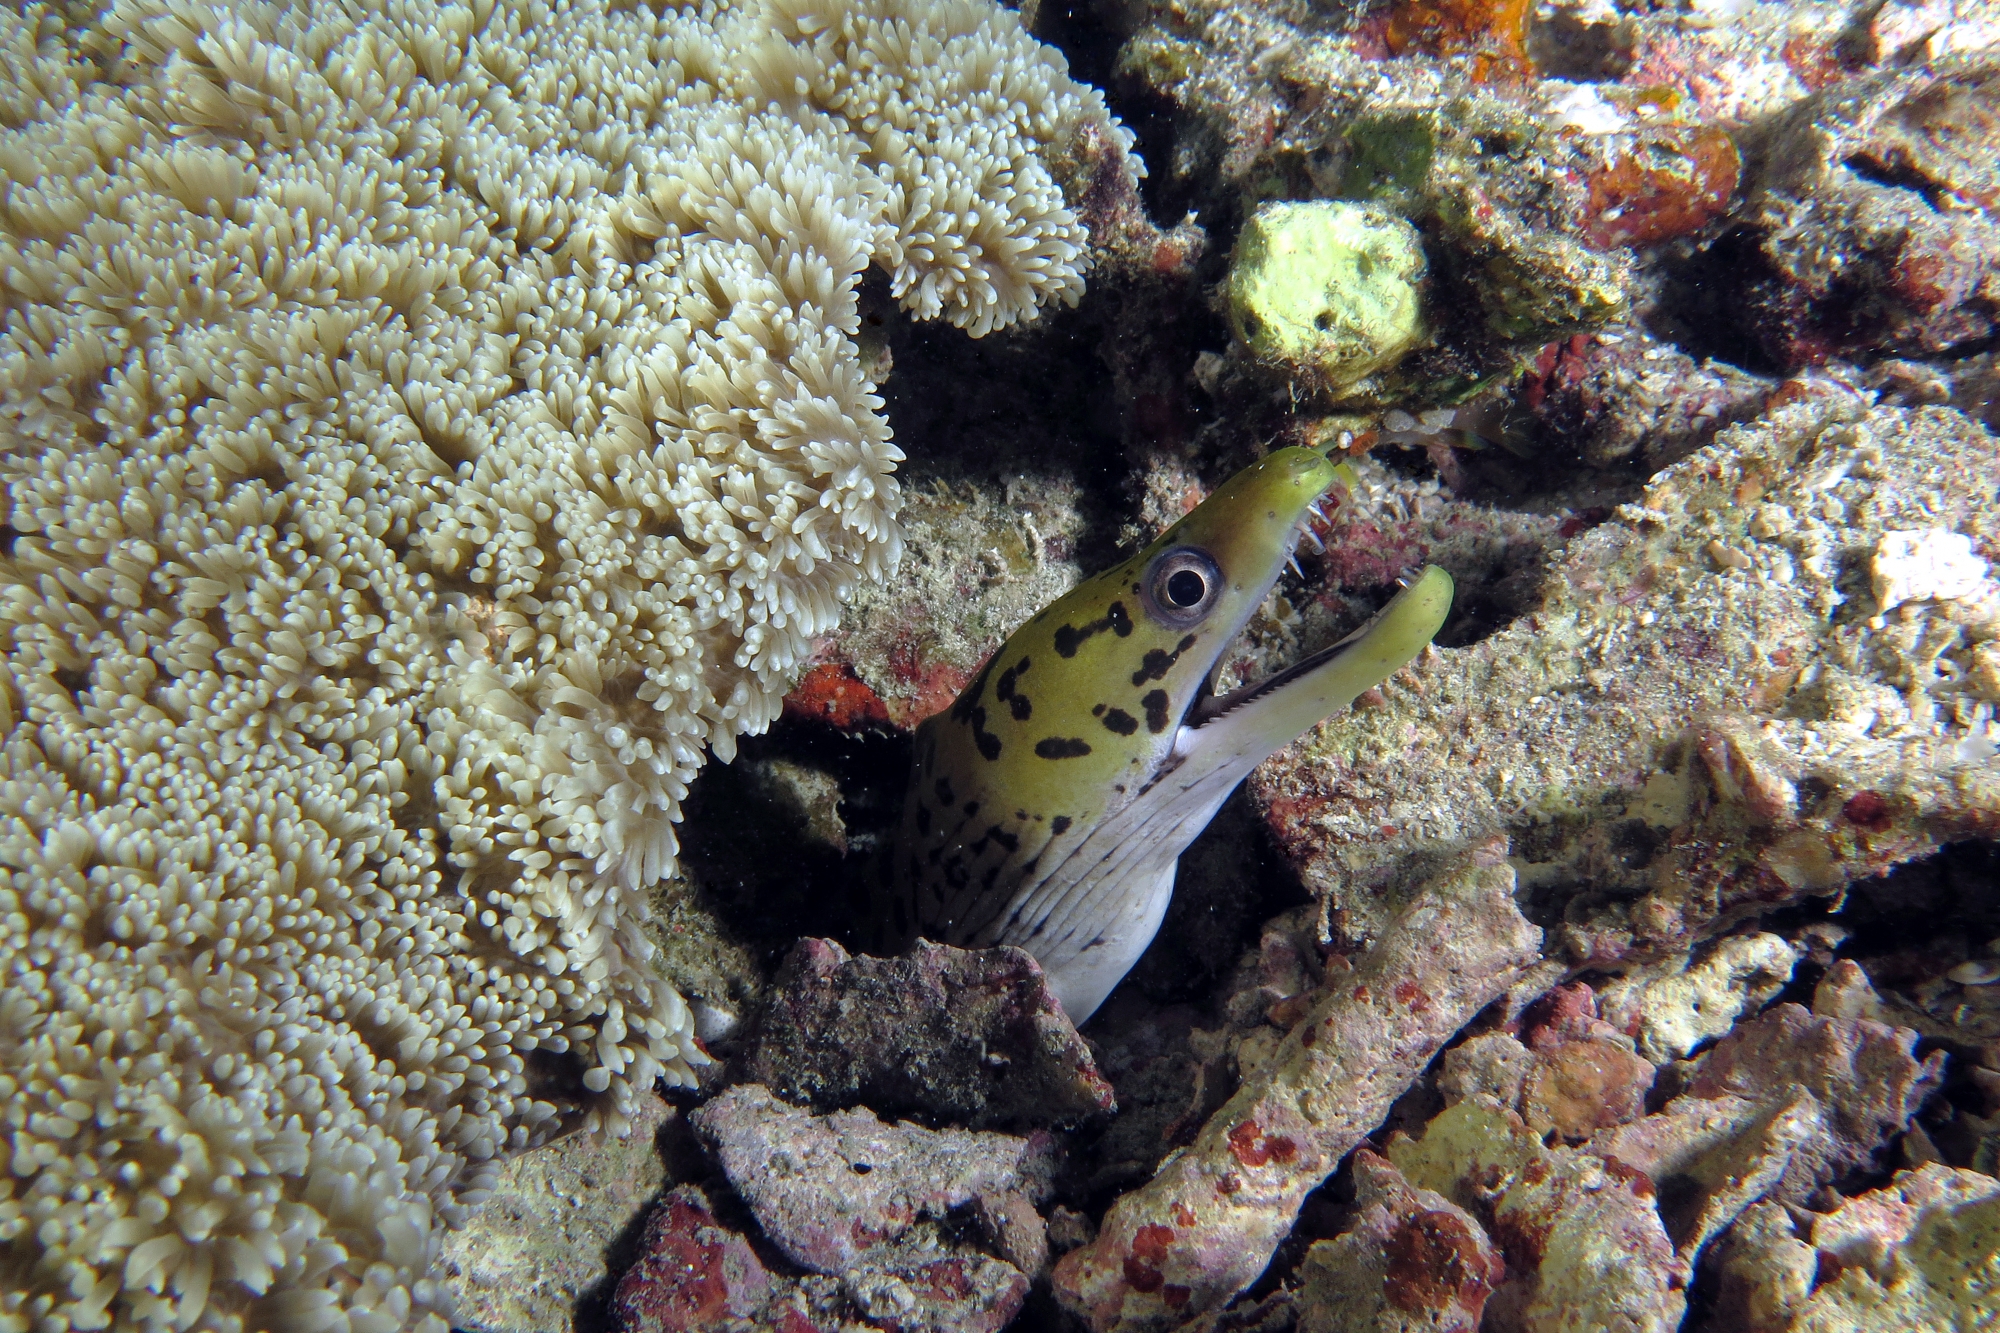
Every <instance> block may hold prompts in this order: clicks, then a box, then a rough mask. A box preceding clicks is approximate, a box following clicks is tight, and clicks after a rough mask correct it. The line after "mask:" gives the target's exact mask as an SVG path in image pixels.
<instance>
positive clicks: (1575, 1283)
mask: <svg viewBox="0 0 2000 1333" xmlns="http://www.w3.org/2000/svg"><path fill="white" fill-rule="evenodd" d="M1654 1195H1655V1191H1654V1188H1653V1182H1652V1179H1651V1178H1650V1177H1648V1176H1647V1175H1646V1174H1645V1172H1643V1171H1639V1170H1636V1169H1634V1168H1632V1167H1630V1166H1627V1165H1625V1164H1624V1163H1623V1162H1620V1161H1619V1160H1618V1159H1616V1158H1605V1157H1599V1156H1598V1155H1597V1154H1595V1153H1591V1152H1586V1151H1582V1150H1580V1149H1575V1148H1557V1149H1554V1150H1552V1151H1550V1152H1548V1153H1546V1154H1545V1155H1543V1156H1542V1157H1540V1158H1538V1159H1537V1160H1535V1161H1533V1162H1530V1163H1529V1164H1528V1165H1527V1166H1525V1167H1524V1168H1522V1170H1521V1174H1520V1176H1519V1177H1518V1178H1517V1179H1516V1180H1515V1182H1514V1183H1513V1184H1512V1185H1511V1186H1509V1188H1508V1189H1507V1192H1506V1193H1505V1194H1503V1195H1502V1196H1501V1197H1500V1200H1499V1202H1498V1203H1497V1204H1495V1205H1494V1209H1493V1234H1494V1237H1495V1239H1497V1240H1498V1241H1499V1242H1500V1244H1501V1247H1502V1249H1503V1250H1504V1251H1505V1252H1506V1255H1507V1266H1508V1268H1509V1270H1510V1271H1513V1272H1519V1273H1521V1274H1522V1275H1523V1277H1522V1281H1521V1286H1520V1288H1519V1290H1518V1291H1517V1292H1513V1293H1509V1294H1510V1296H1511V1297H1512V1299H1510V1300H1509V1301H1508V1306H1509V1312H1510V1313H1514V1314H1515V1318H1514V1319H1511V1320H1508V1319H1502V1320H1498V1321H1496V1322H1497V1323H1498V1324H1499V1326H1500V1327H1501V1328H1503V1329H1504V1328H1508V1327H1513V1328H1519V1329H1522V1330H1533V1333H1606V1331H1607V1330H1609V1331H1615V1333H1642V1331H1643V1333H1654V1331H1657V1333H1670V1330H1673V1329H1677V1328H1679V1327H1680V1322H1681V1316H1682V1315H1684V1314H1685V1313H1686V1312H1687V1295H1686V1287H1687V1269H1686V1266H1685V1265H1684V1264H1682V1263H1681V1261H1680V1259H1679V1257H1678V1256H1677V1255H1676V1254H1675V1253H1674V1245H1673V1242H1672V1241H1671V1240H1669V1239H1668V1237H1667V1233H1666V1228H1665V1227H1664V1226H1662V1225H1661V1223H1660V1214H1659V1210H1658V1209H1657V1208H1656V1207H1655V1204H1654ZM1517 1302H1518V1304H1517Z"/></svg>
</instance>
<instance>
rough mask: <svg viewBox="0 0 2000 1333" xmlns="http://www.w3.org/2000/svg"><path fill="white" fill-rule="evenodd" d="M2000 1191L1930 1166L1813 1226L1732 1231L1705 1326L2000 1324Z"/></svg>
mask: <svg viewBox="0 0 2000 1333" xmlns="http://www.w3.org/2000/svg"><path fill="white" fill-rule="evenodd" d="M1995 1255H2000V1181H1996V1180H1994V1179H1993V1178H1992V1177H1991V1176H1988V1175H1984V1174H1981V1173H1979V1172H1976V1171H1966V1170H1963V1169H1961V1168H1956V1167H1949V1166H1941V1165H1931V1166H1925V1167H1922V1168H1920V1169H1918V1170H1915V1171H1904V1172H1899V1173H1898V1174H1897V1176H1896V1177H1895V1179H1894V1180H1892V1181H1891V1182H1890V1183H1889V1184H1888V1185H1887V1186H1885V1187H1883V1188H1881V1189H1878V1190H1871V1191H1869V1192H1868V1193H1866V1194H1862V1195H1859V1196H1857V1197H1855V1198H1852V1199H1848V1200H1845V1201H1844V1202H1842V1203H1841V1205H1840V1206H1839V1207H1838V1208H1836V1209H1835V1210H1834V1211H1833V1212H1832V1213H1830V1214H1825V1215H1821V1216H1817V1217H1813V1218H1812V1220H1811V1222H1810V1224H1809V1226H1807V1227H1806V1228H1805V1231H1804V1233H1803V1234H1802V1233H1801V1230H1800V1228H1799V1226H1798V1224H1797V1223H1796V1222H1795V1221H1794V1220H1793V1218H1792V1217H1791V1216H1790V1215H1788V1214H1786V1213H1785V1211H1784V1210H1783V1209H1781V1208H1778V1207H1776V1206H1773V1205H1768V1204H1767V1205H1760V1206H1759V1207H1758V1208H1756V1209H1753V1210H1751V1212H1750V1213H1749V1214H1746V1216H1745V1217H1744V1219H1743V1220H1742V1221H1741V1222H1739V1223H1738V1224H1737V1225H1736V1227H1735V1228H1734V1229H1733V1230H1732V1232H1731V1234H1730V1239H1729V1245H1728V1249H1727V1252H1726V1255H1725V1257H1724V1259H1723V1261H1722V1263H1721V1265H1720V1270H1721V1281H1720V1282H1719V1283H1718V1299H1717V1307H1716V1311H1715V1318H1716V1320H1717V1321H1718V1326H1726V1327H1730V1328H1738V1329H1743V1330H1744V1331H1745V1333H1807V1331H1808V1330H1810V1331H1812V1333H1836V1331H1838V1333H1907V1331H1909V1330H1920V1329H1921V1330H1940V1331H1941V1333H1942V1331H1945V1330H1949V1331H1950V1333H1973V1330H1977V1329H1987V1328H1992V1327H1994V1326H1995V1325H1996V1323H2000V1264H1996V1262H1995V1257H1994V1256H1995Z"/></svg>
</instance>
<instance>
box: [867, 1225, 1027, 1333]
mask: <svg viewBox="0 0 2000 1333" xmlns="http://www.w3.org/2000/svg"><path fill="white" fill-rule="evenodd" d="M841 1286H842V1287H843V1288H844V1289H845V1290H846V1292H847V1296H848V1299H849V1300H851V1301H853V1303H854V1306H855V1308H856V1309H857V1310H859V1311H860V1312H861V1314H862V1315H863V1316H865V1317H866V1318H867V1319H868V1320H869V1321H870V1322H871V1323H874V1324H877V1325H879V1326H881V1327H883V1328H886V1329H891V1330H894V1333H1000V1330H1001V1329H1003V1328H1005V1327H1007V1325H1008V1324H1010V1323H1012V1322H1013V1319H1014V1316H1015V1315H1017V1314H1019V1313H1020V1312H1021V1306H1022V1304H1023V1302H1025V1301H1026V1300H1027V1298H1028V1279H1027V1278H1026V1277H1025V1276H1023V1275H1022V1273H1021V1272H1020V1270H1019V1269H1017V1268H1015V1267H1014V1266H1013V1265H1012V1264H1009V1263H1006V1262H1004V1261H1003V1260H1000V1259H996V1258H994V1257H992V1256H991V1255H987V1254H981V1253H979V1252H978V1251H976V1250H967V1249H964V1248H962V1247H955V1246H947V1245H945V1244H943V1243H941V1242H940V1240H939V1238H938V1237H937V1235H936V1234H935V1232H934V1231H932V1230H930V1229H928V1228H926V1229H922V1230H920V1231H915V1232H912V1233H910V1234H909V1235H908V1236H906V1237H904V1238H902V1239H901V1240H899V1241H897V1242H896V1243H895V1244H893V1245H890V1246H885V1247H883V1248H881V1249H878V1250H874V1251H871V1252H870V1253H869V1254H868V1255H867V1256H866V1257H864V1258H863V1259H862V1261H861V1262H860V1263H858V1264H857V1265H855V1266H854V1267H853V1268H850V1269H849V1270H848V1271H847V1272H845V1273H844V1274H842V1275H841Z"/></svg>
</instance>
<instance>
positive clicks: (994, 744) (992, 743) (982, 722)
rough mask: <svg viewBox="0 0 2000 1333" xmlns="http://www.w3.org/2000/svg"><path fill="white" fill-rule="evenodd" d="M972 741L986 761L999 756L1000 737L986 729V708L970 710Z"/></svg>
mask: <svg viewBox="0 0 2000 1333" xmlns="http://www.w3.org/2000/svg"><path fill="white" fill-rule="evenodd" d="M972 743H973V744H974V745H977V746H978V747H979V753H980V756H981V757H982V758H984V759H985V760H987V762H989V763H990V762H992V761H993V760H995V759H998V758H999V757H1000V738H999V737H998V736H995V735H994V734H993V733H992V732H990V731H988V730H987V729H986V710H985V709H984V708H975V709H973V710H972Z"/></svg>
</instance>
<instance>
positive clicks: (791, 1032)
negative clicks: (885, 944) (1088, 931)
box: [750, 939, 1116, 1128]
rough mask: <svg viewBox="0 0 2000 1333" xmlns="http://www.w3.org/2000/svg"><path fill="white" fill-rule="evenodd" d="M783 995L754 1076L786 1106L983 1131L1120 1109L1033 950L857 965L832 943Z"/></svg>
mask: <svg viewBox="0 0 2000 1333" xmlns="http://www.w3.org/2000/svg"><path fill="white" fill-rule="evenodd" d="M772 989H773V997H772V999H771V1001H770V1003H769V1004H768V1005H767V1006H766V1008H765V1011H764V1018H763V1022H762V1025H761V1027H760V1030H759V1033H758V1039H757V1045H756V1048H755V1050H754V1051H753V1053H752V1055H751V1060H750V1077H751V1078H752V1079H754V1080H755V1081H757V1082H760V1083H763V1084H765V1085H767V1086H768V1087H770V1088H771V1089H772V1090H773V1091H774V1092H776V1093H777V1095H779V1096H780V1097H784V1098H786V1099H788V1100H791V1101H800V1102H810V1103H811V1104H812V1105H814V1106H816V1107H819V1108H820V1109H828V1108H831V1107H841V1106H852V1105H854V1104H856V1103H861V1104H864V1105H867V1106H869V1107H872V1108H874V1109H875V1110H877V1111H880V1112H882V1113H883V1114H887V1115H901V1114H909V1113H911V1112H918V1113H922V1114H924V1115H926V1116H935V1117H938V1118H940V1119H944V1120H953V1121H961V1122H966V1123H969V1124H971V1125H973V1126H974V1127H976V1128H985V1127H997V1126H1025V1125H1049V1124H1060V1123H1067V1122H1073V1121H1076V1120H1081V1119H1083V1118H1085V1117H1088V1116H1093V1115H1102V1114H1105V1113H1107V1112H1109V1111H1111V1110H1113V1109H1114V1108H1115V1106H1116V1102H1115V1100H1114V1098H1113V1096H1112V1092H1111V1085H1110V1084H1109V1083H1108V1082H1106V1081H1105V1079H1104V1076H1103V1075H1102V1074H1100V1073H1099V1072H1098V1070H1097V1065H1096V1062H1095V1061H1094V1060H1093V1059H1092V1057H1091V1054H1090V1048H1089V1047H1088V1046H1085V1045H1084V1043H1083V1039H1082V1038H1081V1037H1078V1036H1077V1035H1076V1029H1075V1028H1074V1027H1072V1026H1071V1025H1070V1021H1069V1019H1068V1017H1067V1016H1066V1015H1065V1014H1064V1013H1063V1011H1062V1006H1061V1005H1060V1004H1058V1003H1057V1002H1056V999H1055V996H1054V995H1052V994H1051V993H1050V992H1049V989H1048V985H1047V983H1046V982H1045V980H1044V979H1043V976H1042V969H1041V966H1040V965H1039V964H1038V963H1036V962H1035V960H1034V958H1033V957H1032V956H1031V955H1030V954H1028V953H1027V952H1026V951H1024V950H1021V949H1015V948H1005V947H1003V948H998V949H954V948H951V947H949V946H946V945H942V944H932V943H930V942H929V941H922V942H920V943H919V944H918V945H917V947H916V948H915V949H914V950H912V951H911V952H909V953H907V954H905V955H903V956H902V957H899V958H872V957H869V956H867V955H865V954H864V955H861V956H859V957H850V956H849V955H848V953H847V951H846V950H845V949H843V948H841V947H840V945H838V944H836V943H835V942H833V941H832V940H825V939H805V940H801V941H800V942H799V943H798V945H797V947H795V948H794V949H793V950H792V952H791V954H790V955H789V956H788V957H787V958H786V959H785V962H784V964H783V966H781V967H780V968H779V970H778V975H777V979H776V981H775V982H774V983H773V988H772Z"/></svg>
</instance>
